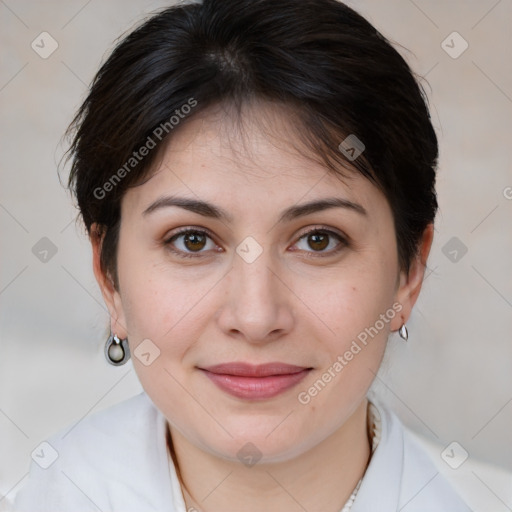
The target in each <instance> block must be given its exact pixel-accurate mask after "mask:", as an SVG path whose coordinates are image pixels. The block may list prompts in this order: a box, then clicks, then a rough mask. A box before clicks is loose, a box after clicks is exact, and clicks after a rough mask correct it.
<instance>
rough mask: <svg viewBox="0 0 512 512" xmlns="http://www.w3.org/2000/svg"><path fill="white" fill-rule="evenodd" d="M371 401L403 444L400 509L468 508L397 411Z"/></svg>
mask: <svg viewBox="0 0 512 512" xmlns="http://www.w3.org/2000/svg"><path fill="white" fill-rule="evenodd" d="M374 405H376V407H377V408H378V410H379V411H380V412H381V414H382V415H383V416H384V421H386V422H387V424H388V429H389V430H390V431H394V432H395V433H396V435H395V439H397V440H398V439H401V442H402V446H403V459H402V468H401V485H400V493H399V502H398V507H399V509H400V510H403V512H431V511H432V510H436V511H439V512H441V511H447V512H448V511H449V512H471V509H470V508H469V506H468V505H467V504H466V503H465V502H464V501H463V500H462V498H461V497H460V496H459V495H458V494H457V492H456V491H455V490H454V488H453V487H452V485H451V484H450V482H449V481H448V480H447V479H446V477H445V476H443V475H442V474H441V473H440V472H439V470H438V469H437V467H436V465H435V464H434V462H433V460H432V459H431V457H430V455H428V454H427V452H426V451H425V450H424V449H423V447H422V446H421V445H420V444H419V442H418V441H417V440H416V439H415V437H414V436H413V435H412V434H411V432H410V431H409V430H408V429H407V428H406V427H405V426H404V425H403V424H402V422H401V421H400V419H399V418H398V417H397V415H396V414H395V413H394V412H393V411H392V410H391V409H389V408H388V407H387V406H385V405H384V404H382V403H380V402H378V401H375V402H374Z"/></svg>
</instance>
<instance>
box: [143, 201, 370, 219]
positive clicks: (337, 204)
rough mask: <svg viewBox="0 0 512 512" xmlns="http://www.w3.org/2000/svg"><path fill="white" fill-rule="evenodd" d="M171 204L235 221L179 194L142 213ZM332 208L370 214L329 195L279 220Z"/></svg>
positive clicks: (288, 211)
mask: <svg viewBox="0 0 512 512" xmlns="http://www.w3.org/2000/svg"><path fill="white" fill-rule="evenodd" d="M171 206H178V207H180V208H183V209H185V210H188V211H191V212H193V213H197V214H199V215H203V216H204V217H211V218H213V219H218V220H226V221H228V222H232V221H233V216H232V215H231V214H230V213H228V212H227V211H225V210H223V209H222V208H219V207H218V206H215V205H213V204H211V203H208V202H206V201H201V200H197V199H188V198H186V197H177V196H163V197H160V198H159V199H157V200H156V201H154V202H153V203H151V204H150V205H149V206H148V207H147V208H146V209H145V210H144V211H143V212H142V215H144V216H147V215H149V214H151V213H153V212H155V211H157V210H160V209H162V208H168V207H171ZM330 208H345V209H347V210H350V211H353V212H356V213H358V214H360V215H364V216H368V212H367V211H366V210H365V208H364V207H363V206H361V205H360V204H358V203H354V202H352V201H349V200H348V199H343V198H341V197H328V198H325V199H319V200H316V201H311V202H309V203H304V204H299V205H295V206H291V207H290V208H287V209H286V210H284V211H283V212H282V213H281V215H280V217H279V220H278V222H285V221H287V222H289V221H291V220H294V219H297V218H299V217H303V216H305V215H310V214H312V213H316V212H320V211H323V210H328V209H330Z"/></svg>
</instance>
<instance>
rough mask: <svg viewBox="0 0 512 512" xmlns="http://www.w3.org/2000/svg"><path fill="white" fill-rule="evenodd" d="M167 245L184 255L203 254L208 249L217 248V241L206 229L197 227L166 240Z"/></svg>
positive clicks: (176, 252)
mask: <svg viewBox="0 0 512 512" xmlns="http://www.w3.org/2000/svg"><path fill="white" fill-rule="evenodd" d="M164 244H165V246H166V247H167V248H168V249H169V250H171V251H172V252H174V253H175V254H177V255H178V256H183V257H187V258H190V257H193V256H202V255H203V253H206V252H207V250H208V249H211V250H215V247H216V245H215V242H213V240H212V238H211V236H210V235H209V234H208V233H207V232H206V231H201V230H196V229H185V230H183V231H181V232H179V233H176V234H175V235H173V236H171V237H170V238H169V239H168V240H165V241H164Z"/></svg>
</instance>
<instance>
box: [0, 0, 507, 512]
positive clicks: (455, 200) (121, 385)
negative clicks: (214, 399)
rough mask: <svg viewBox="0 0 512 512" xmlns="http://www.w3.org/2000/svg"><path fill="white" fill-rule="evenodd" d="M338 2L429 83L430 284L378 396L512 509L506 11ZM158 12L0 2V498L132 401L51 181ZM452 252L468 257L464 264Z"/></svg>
mask: <svg viewBox="0 0 512 512" xmlns="http://www.w3.org/2000/svg"><path fill="white" fill-rule="evenodd" d="M347 3H348V4H349V5H350V6H352V7H354V8H355V9H356V10H358V11H359V12H360V13H361V14H363V15H365V16H366V17H367V18H368V19H369V20H370V21H371V22H372V23H373V24H374V25H375V26H376V27H377V28H378V29H379V30H381V31H382V32H383V33H384V34H385V35H386V36H388V37H389V38H391V39H392V40H393V41H396V42H398V43H399V44H400V45H402V46H404V47H405V48H407V49H408V51H406V50H403V49H400V51H401V52H402V54H403V55H404V56H405V57H406V59H407V60H408V61H409V62H410V64H411V66H412V67H413V69H414V70H416V71H417V72H418V73H419V74H421V75H424V76H426V79H427V80H428V82H429V84H430V85H429V86H428V85H427V86H426V88H427V92H428V93H429V96H430V101H431V105H432V117H433V122H434V125H435V127H436V130H437V133H438V135H439V142H440V146H441V159H440V166H439V174H438V195H439V202H440V211H439V215H438V217H437V222H436V234H435V239H434V245H433V249H432V253H431V256H430V260H429V267H430V269H429V270H428V272H427V275H426V278H425V283H424V288H423V291H422V294H421V296H420V299H419V301H418V303H417V306H416V308H415V311H414V313H413V316H412V319H411V321H410V322H409V324H408V328H409V334H410V338H409V342H408V343H407V344H405V343H403V342H402V341H401V340H400V339H399V338H398V337H397V336H396V335H393V336H392V337H390V340H389V351H388V353H387V355H386V361H387V364H386V365H385V368H383V369H382V370H383V371H381V373H380V374H379V377H378V378H377V380H376V389H377V390H378V391H379V392H380V393H381V395H382V396H383V397H384V399H385V400H386V401H387V402H388V403H389V404H390V405H391V406H392V407H393V409H394V410H395V411H396V412H397V414H398V415H399V416H400V417H401V419H402V420H403V422H404V423H405V424H406V425H407V426H409V427H410V428H411V429H412V430H413V431H415V432H416V433H417V434H418V436H420V437H419V439H420V440H421V441H422V442H423V443H424V444H425V446H426V447H427V448H428V449H429V450H431V453H432V456H433V457H434V459H435V461H436V463H437V464H438V465H439V470H440V471H441V472H443V473H445V474H447V475H448V476H449V477H450V478H451V479H452V480H453V482H454V484H455V485H456V486H457V487H458V488H459V489H460V491H461V492H462V493H463V495H464V496H465V497H466V499H467V500H468V502H469V503H470V505H471V506H472V507H473V509H474V510H475V511H482V512H483V511H485V512H489V511H495V512H501V511H505V510H510V509H511V508H512V478H511V474H512V442H511V434H510V433H511V432H512V343H511V340H512V279H511V274H512V273H511V270H510V264H511V254H512V232H511V225H512V222H511V220H512V170H511V163H512V162H511V153H512V149H511V147H512V144H511V142H510V141H511V135H512V72H511V67H510V61H511V50H512V39H511V29H510V22H511V21H512V1H511V0H500V1H496V0H478V1H477V0H473V1H470V0H455V1H449V2H447V1H441V0H432V1H427V0H415V1H412V0H397V1H382V0H380V1H379V0H360V1H357V0H352V1H349V2H347ZM164 5H168V3H165V2H158V1H145V2H143V1H136V0H129V1H121V0H109V1H100V0H91V1H89V2H87V1H83V0H73V1H67V2H64V1H56V0H53V1H51V0H49V1H46V2H37V1H35V0H32V1H29V0H21V1H14V0H0V16H1V26H0V34H1V36H0V41H1V43H0V52H1V59H2V60H1V62H2V68H1V77H0V106H1V112H2V120H1V152H0V161H1V175H0V179H1V184H0V187H1V188H0V227H1V233H2V238H1V241H2V242H1V266H0V306H1V309H0V320H1V327H0V350H1V352H0V434H1V435H0V454H1V455H0V498H1V497H2V496H4V495H8V499H12V498H13V497H14V495H15V493H16V492H17V490H18V489H19V487H20V486H21V485H22V483H23V481H24V479H25V478H26V475H27V470H28V464H29V461H30V454H31V452H32V451H33V450H34V449H35V448H36V447H37V446H38V445H39V443H40V442H41V441H43V440H44V439H45V438H46V437H47V436H49V435H50V434H52V433H54V432H55V431H56V430H58V429H61V428H63V427H64V426H66V425H69V424H71V423H72V422H74V421H76V420H78V419H80V418H82V417H84V416H86V415H88V414H90V413H91V412H93V411H98V410H101V409H103V408H105V407H107V406H109V405H111V404H113V403H116V402H118V401H120V400H123V399H124V398H127V397H129V396H131V395H133V394H135V393H137V392H139V391H140V390H141V387H140V385H139V383H138V381H137V379H136V376H135V374H134V371H133V369H132V367H131V363H129V364H128V365H126V366H123V367H120V368H114V367H111V366H108V365H107V364H106V362H105V361H104V359H103V352H102V351H103V341H104V338H105V334H106V330H105V328H106V326H108V316H107V313H106V309H105V307H104V305H103V301H102V298H101V295H100V292H99V289H98V287H97V285H96V282H95V280H94V277H93V273H92V269H91V251H90V246H89V243H88V241H87V239H86V237H85V236H84V234H83V231H82V230H81V229H80V228H77V227H76V226H75V224H74V218H75V215H76V210H74V208H73V207H72V205H71V201H70V198H69V196H68V195H67V193H66V192H65V190H64V189H63V187H62V186H61V185H60V183H59V180H58V176H57V170H56V169H57V163H58V161H59V159H60V158H61V156H62V153H63V149H65V148H66V146H65V145H61V144H60V138H61V136H62V134H63V133H64V130H65V128H66V126H67V124H68V123H69V122H70V120H71V118H72V115H73V114H74V112H75V110H76V108H77V107H78V106H79V104H80V102H81V101H82V100H83V99H84V95H85V93H86V91H87V85H88V83H89V82H90V81H91V79H92V77H93V76H94V74H95V72H96V71H97V70H98V67H99V65H100V62H102V60H103V59H104V58H105V56H106V55H107V53H108V50H109V49H111V48H112V47H113V42H114V40H115V38H117V37H119V36H120V35H121V34H122V33H124V32H125V31H126V30H129V29H130V28H132V27H133V26H134V24H135V23H137V22H138V21H140V20H141V19H142V18H143V17H144V16H146V15H147V14H149V13H150V12H151V11H153V10H154V9H156V8H160V7H162V6H164ZM43 31H46V32H48V33H50V34H51V36H52V37H53V38H54V39H55V40H56V41H57V42H58V45H59V46H58V49H57V50H56V51H55V52H54V53H53V54H52V55H51V56H49V57H48V58H47V59H43V58H41V57H40V56H39V55H38V54H37V53H36V52H35V51H34V50H33V49H32V48H31V43H32V41H33V40H36V42H37V41H40V38H39V39H38V36H39V34H41V32H43ZM454 31H457V32H458V33H459V34H460V35H461V36H462V37H463V38H464V40H466V41H467V43H468V44H469V47H468V49H467V50H466V51H465V52H464V53H462V54H461V55H460V56H459V57H458V58H453V57H451V56H450V55H449V54H448V53H447V52H446V51H445V49H443V46H442V42H443V41H444V40H445V39H446V38H447V36H449V35H450V34H451V33H452V32H454ZM451 41H453V43H452V42H451ZM460 43H461V41H458V40H457V39H456V38H455V39H453V37H451V39H450V38H448V40H447V42H446V43H445V45H444V46H445V47H446V45H450V46H453V47H454V48H452V49H451V50H449V48H446V49H448V50H449V51H452V52H454V51H457V50H459V49H460V48H461V46H460ZM46 48H48V46H46ZM65 178H66V173H64V175H63V179H64V180H65ZM507 187H508V188H507ZM43 237H48V238H49V239H50V240H51V241H52V243H53V244H55V246H56V248H57V253H56V254H55V255H54V256H53V257H51V258H48V261H46V262H43V261H40V259H39V258H38V257H36V255H34V254H33V252H32V248H33V247H34V245H35V244H36V243H37V242H38V241H39V240H40V239H41V238H43ZM453 237H456V238H457V239H458V242H456V243H459V245H460V244H464V246H466V247H467V253H466V254H464V255H463V256H462V257H461V255H462V253H461V252H460V250H458V254H457V257H458V260H457V261H452V260H451V259H450V258H452V259H453V256H455V254H454V253H452V254H451V255H450V254H449V251H451V250H452V248H451V246H450V245H448V246H447V245H446V244H447V243H448V242H449V241H450V240H451V239H452V238H453ZM452 243H453V241H452ZM445 253H446V254H445ZM40 256H42V255H40ZM452 441H457V442H458V443H459V444H460V445H461V446H462V447H463V449H464V450H466V451H467V452H468V453H469V458H468V460H467V461H466V462H464V463H463V464H462V465H461V466H460V467H459V468H458V469H452V468H451V467H449V466H448V465H447V464H446V463H445V461H444V460H443V459H442V458H441V456H440V453H441V452H442V450H443V449H444V448H445V447H446V446H447V445H449V444H450V443H451V442H452ZM456 456H457V457H458V456H459V455H458V454H456ZM6 501H7V500H2V501H1V502H0V508H1V506H2V505H3V506H4V507H5V504H6Z"/></svg>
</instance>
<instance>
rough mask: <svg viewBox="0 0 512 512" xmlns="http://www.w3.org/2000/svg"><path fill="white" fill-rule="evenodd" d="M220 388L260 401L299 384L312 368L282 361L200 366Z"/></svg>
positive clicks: (234, 394) (238, 395) (235, 394)
mask: <svg viewBox="0 0 512 512" xmlns="http://www.w3.org/2000/svg"><path fill="white" fill-rule="evenodd" d="M200 370H202V371H203V372H204V374H205V375H206V376H207V377H208V378H209V379H210V380H212V381H213V382H214V383H215V384H216V385H217V386H218V387H219V388H220V389H222V390H223V391H225V392H227V393H229V394H230V395H233V396H236V397H237V398H244V399H247V400H250V399H252V400H258V399H259V400H262V399H267V398H272V397H274V396H277V395H279V394H280V393H284V392H285V391H287V390H288V389H290V388H292V387H293V386H295V385H296V384H298V383H299V382H300V381H301V380H302V379H303V378H304V377H305V376H306V375H307V374H308V373H309V370H311V368H305V367H303V366H295V365H290V364H285V363H268V364H261V365H257V366H254V365H251V364H248V363H236V362H235V363H224V364H218V365H215V366H209V367H207V368H200Z"/></svg>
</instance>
